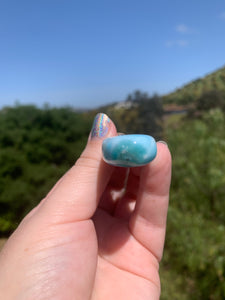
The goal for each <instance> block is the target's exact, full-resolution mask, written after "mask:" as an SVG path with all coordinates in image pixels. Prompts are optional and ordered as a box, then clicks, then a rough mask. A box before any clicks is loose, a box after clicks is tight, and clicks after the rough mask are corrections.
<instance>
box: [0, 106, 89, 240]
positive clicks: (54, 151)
mask: <svg viewBox="0 0 225 300" xmlns="http://www.w3.org/2000/svg"><path fill="white" fill-rule="evenodd" d="M91 122H92V120H91V119H90V118H89V117H88V116H87V115H85V114H79V113H76V112H74V111H73V110H72V109H71V108H60V109H56V108H54V109H48V108H46V109H43V110H41V109H38V108H36V107H34V106H17V107H14V108H9V107H6V108H4V109H2V110H1V111H0V166H1V167H0V207H1V209H0V234H1V236H4V235H8V234H9V233H10V232H11V231H12V230H13V229H15V227H16V226H17V224H18V222H19V221H20V220H21V218H22V217H23V216H24V215H25V214H26V213H27V212H28V211H29V210H30V209H31V208H32V207H34V206H35V205H36V204H37V203H38V202H39V201H40V200H41V199H42V198H43V197H44V196H45V195H46V193H47V192H48V190H50V188H51V187H52V186H53V185H54V183H55V182H56V181H57V179H58V178H60V176H61V175H62V174H63V173H64V172H65V171H66V170H67V169H68V168H69V167H70V166H71V165H72V164H73V163H74V162H75V160H76V159H77V158H78V157H79V155H80V153H81V151H82V149H83V147H84V145H85V143H86V140H87V136H88V133H89V130H90V126H91Z"/></svg>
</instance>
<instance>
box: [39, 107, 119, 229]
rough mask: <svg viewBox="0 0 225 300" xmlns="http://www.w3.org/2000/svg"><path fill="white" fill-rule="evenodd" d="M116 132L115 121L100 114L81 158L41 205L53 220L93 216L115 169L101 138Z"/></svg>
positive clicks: (64, 220) (71, 219) (69, 220)
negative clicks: (106, 159) (104, 153)
mask: <svg viewBox="0 0 225 300" xmlns="http://www.w3.org/2000/svg"><path fill="white" fill-rule="evenodd" d="M114 135H116V127H115V125H114V123H113V122H112V121H111V120H110V119H109V117H108V116H107V115H105V114H102V113H100V114H97V116H96V117H95V120H94V123H93V126H92V130H91V132H90V135H89V139H88V143H87V145H86V147H85V149H84V151H83V153H82V154H81V156H80V158H79V159H78V160H77V162H76V164H75V165H74V166H73V167H72V168H71V169H70V170H69V171H68V172H67V173H66V174H65V175H64V176H63V177H62V178H61V179H60V180H59V181H58V183H57V184H56V185H55V186H54V187H53V189H52V191H50V193H49V194H48V195H47V197H46V199H45V201H44V202H43V205H41V206H40V210H41V211H42V213H44V214H45V215H46V216H47V218H48V219H49V220H50V221H51V222H53V223H68V222H74V221H81V220H86V219H89V218H91V217H92V216H93V214H94V212H95V210H96V208H97V205H98V202H99V198H100V197H101V194H102V193H103V191H104V189H105V187H106V185H107V183H108V181H109V178H110V176H111V174H112V171H113V169H114V168H113V167H112V166H109V165H108V164H106V163H105V162H104V161H103V160H102V141H103V140H104V139H105V138H107V137H109V136H114Z"/></svg>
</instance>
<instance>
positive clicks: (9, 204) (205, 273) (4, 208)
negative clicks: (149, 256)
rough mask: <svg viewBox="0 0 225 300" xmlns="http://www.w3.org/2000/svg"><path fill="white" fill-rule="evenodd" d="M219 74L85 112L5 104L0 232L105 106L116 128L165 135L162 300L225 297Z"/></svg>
mask: <svg viewBox="0 0 225 300" xmlns="http://www.w3.org/2000/svg"><path fill="white" fill-rule="evenodd" d="M222 70H224V69H222ZM223 74H224V73H223V72H221V70H219V73H218V74H217V73H214V76H212V75H210V76H209V75H208V76H207V77H206V78H205V79H201V80H197V81H196V82H193V83H192V84H190V85H188V86H185V87H184V90H182V89H181V90H178V91H177V93H178V94H179V97H178V96H176V97H175V93H173V94H171V95H168V96H166V97H163V98H161V97H159V96H157V95H153V96H151V97H150V96H148V95H147V94H146V93H142V92H140V91H136V92H134V93H132V94H131V95H128V97H127V99H125V100H124V101H123V102H119V103H114V104H112V105H108V106H105V107H101V108H98V109H96V110H92V111H86V112H78V111H75V110H74V109H72V108H70V107H65V108H50V107H48V106H47V105H46V107H44V108H42V109H40V108H37V107H35V106H21V105H16V106H15V107H5V108H3V109H2V110H1V111H0V235H1V237H2V238H3V237H8V235H9V234H10V233H11V232H12V231H13V230H14V229H15V228H16V226H17V225H18V223H19V222H20V220H21V219H22V218H23V216H24V215H25V214H26V213H27V212H28V211H29V210H30V209H31V208H32V207H34V206H35V205H36V204H38V203H39V201H40V200H41V199H42V198H43V197H44V196H45V195H46V193H47V192H48V191H49V189H50V188H51V187H52V186H53V185H54V183H55V182H56V181H57V179H58V178H60V176H61V175H62V174H63V173H64V172H65V171H66V170H67V169H68V168H69V167H70V166H71V165H73V164H74V162H75V161H76V159H77V158H78V157H79V155H80V153H81V151H82V149H83V148H84V146H85V144H86V141H87V138H88V134H89V131H90V128H91V123H92V120H93V117H94V115H95V114H96V113H97V112H99V111H101V112H105V113H107V114H108V115H109V116H110V117H111V118H112V119H113V121H114V122H115V124H116V125H117V128H118V131H120V132H124V133H146V134H151V135H152V136H154V137H155V138H156V139H157V140H158V139H164V140H166V141H167V142H168V145H169V148H170V150H171V152H172V157H173V176H172V186H171V197H170V207H169V213H168V227H167V236H166V244H165V252H164V258H163V260H162V263H161V268H160V274H161V282H162V296H161V299H163V300H167V299H168V300H169V299H174V300H176V299H179V300H187V299H204V300H205V299H211V300H216V299H225V279H224V277H225V255H224V253H225V239H224V237H225V222H224V221H225V130H224V128H225V94H224V92H223V88H224V87H225V81H224V78H225V77H224V75H223ZM204 80H206V82H207V91H206V90H205V89H206V88H203V87H205V81H204ZM209 80H210V82H211V83H212V84H211V89H210V87H209V86H208V84H209ZM217 80H218V83H217ZM222 83H223V84H222ZM198 84H201V85H202V88H201V89H200V88H199V87H198ZM188 87H189V88H190V89H191V90H189V88H188ZM194 87H195V88H196V89H197V90H195V89H194ZM219 87H222V89H221V90H220V89H219ZM215 88H217V89H215ZM224 90H225V88H224ZM197 91H198V92H197ZM199 91H200V92H199ZM182 93H183V94H182ZM182 95H183V96H182ZM187 95H188V101H187ZM185 97H186V98H185Z"/></svg>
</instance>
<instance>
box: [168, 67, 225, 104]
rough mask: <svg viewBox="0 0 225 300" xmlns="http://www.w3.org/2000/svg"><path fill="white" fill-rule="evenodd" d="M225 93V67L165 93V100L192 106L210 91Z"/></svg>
mask: <svg viewBox="0 0 225 300" xmlns="http://www.w3.org/2000/svg"><path fill="white" fill-rule="evenodd" d="M212 92H215V93H222V94H223V95H224V93H225V67H223V68H221V69H219V70H217V71H215V72H213V73H211V74H208V75H207V76H205V77H204V78H199V79H196V80H194V81H192V82H190V83H189V84H187V85H185V86H184V87H183V88H181V89H177V90H176V91H174V92H173V93H171V94H168V95H165V96H164V97H163V100H164V102H165V103H167V104H171V103H176V104H177V105H188V106H190V105H191V104H192V103H193V102H195V101H196V100H197V99H198V98H200V97H204V96H205V95H208V94H209V93H212Z"/></svg>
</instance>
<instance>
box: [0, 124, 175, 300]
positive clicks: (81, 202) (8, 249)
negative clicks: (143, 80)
mask: <svg viewBox="0 0 225 300" xmlns="http://www.w3.org/2000/svg"><path fill="white" fill-rule="evenodd" d="M116 135H117V131H116V128H115V125H114V124H113V122H112V121H111V120H109V122H108V124H107V131H106V133H105V134H104V135H103V136H98V134H93V129H92V133H91V134H90V137H89V139H88V143H87V145H86V147H85V149H84V151H83V153H82V154H81V156H80V158H79V159H78V160H77V162H76V164H75V165H74V166H73V167H72V168H71V169H70V170H69V171H68V172H67V173H66V174H65V175H64V176H63V177H62V178H61V179H60V180H59V181H58V182H57V183H56V185H55V186H54V187H53V189H52V190H51V191H50V192H49V194H48V195H47V196H46V197H45V198H44V199H43V200H42V201H41V202H40V204H39V205H38V206H37V207H36V208H34V209H33V210H32V211H31V212H30V213H29V214H28V215H27V216H26V217H25V218H24V219H23V221H22V222H21V224H20V225H19V226H18V228H17V229H16V231H15V232H14V233H13V234H12V236H11V237H10V238H9V239H8V241H7V243H6V244H5V246H4V248H3V249H2V251H1V253H0V266H1V268H0V295H1V299H4V300H30V299H31V300H44V299H48V300H49V299H57V300H73V299H74V300H86V299H93V300H95V299H96V300H103V299H104V300H105V299H107V300H111V299H112V300H114V299H129V300H133V299H135V300H137V299H143V300H144V299H146V300H147V299H153V300H154V299H159V297H160V278H159V274H158V269H159V262H160V260H161V258H162V254H163V246H164V239H165V231H166V218H167V209H168V201H169V187H170V179H171V156H170V152H169V149H168V147H167V146H166V145H165V144H163V143H160V142H158V143H157V156H156V158H155V159H154V160H153V161H152V162H151V163H149V164H148V165H146V166H143V167H136V168H131V169H130V171H129V174H128V169H126V168H119V167H113V166H110V165H108V164H106V163H105V162H104V161H103V160H102V152H101V145H102V140H103V139H104V138H107V137H111V136H116ZM124 186H125V188H124Z"/></svg>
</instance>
